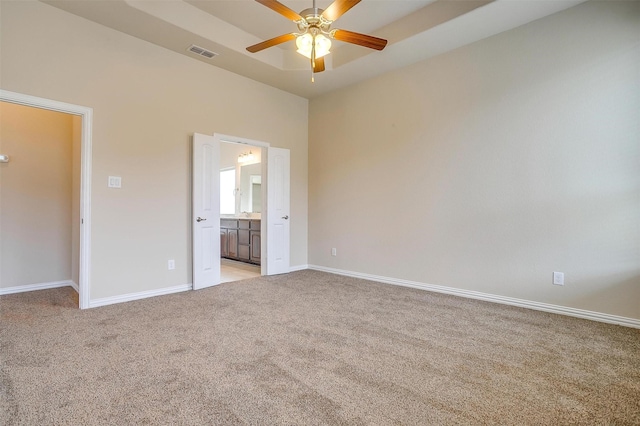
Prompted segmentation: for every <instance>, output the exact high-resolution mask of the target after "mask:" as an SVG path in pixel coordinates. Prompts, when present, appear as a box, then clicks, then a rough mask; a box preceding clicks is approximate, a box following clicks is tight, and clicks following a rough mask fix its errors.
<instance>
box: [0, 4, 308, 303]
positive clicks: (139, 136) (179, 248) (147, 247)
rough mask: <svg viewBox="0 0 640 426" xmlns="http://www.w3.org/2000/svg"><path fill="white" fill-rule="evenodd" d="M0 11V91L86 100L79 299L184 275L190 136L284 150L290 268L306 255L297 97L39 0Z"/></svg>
mask: <svg viewBox="0 0 640 426" xmlns="http://www.w3.org/2000/svg"><path fill="white" fill-rule="evenodd" d="M0 7H1V8H2V13H1V20H2V21H1V25H0V31H1V33H0V36H1V37H0V40H1V51H2V63H1V69H0V71H1V74H0V84H1V85H2V88H3V89H6V90H11V91H15V92H19V93H25V94H29V95H35V96H40V97H43V98H48V99H53V100H57V101H64V102H69V103H72V104H76V105H82V106H87V107H91V108H93V113H94V122H93V125H94V127H93V180H92V186H91V188H92V205H91V209H92V229H91V231H92V253H91V266H92V273H91V289H90V290H91V293H90V296H91V299H93V300H94V299H97V298H104V297H110V296H116V295H123V294H129V293H135V292H141V291H148V290H157V289H163V288H167V287H171V286H177V285H184V284H188V283H190V282H191V280H192V278H191V237H190V232H191V231H190V230H191V211H190V205H191V184H190V182H191V169H190V156H191V149H190V146H191V135H192V134H193V133H194V132H198V133H204V134H213V133H214V132H217V133H223V134H227V135H234V136H238V137H243V138H248V139H254V140H260V141H265V142H269V143H270V144H271V145H272V146H275V147H280V148H288V149H290V150H291V181H292V184H291V218H292V221H291V253H292V255H291V265H292V266H296V265H304V264H306V263H307V256H306V252H307V125H308V115H307V110H308V108H307V105H308V102H307V100H306V99H302V98H299V97H296V96H293V95H290V94H288V93H285V92H282V91H280V90H277V89H274V88H271V87H268V86H265V85H263V84H260V83H257V82H255V81H252V80H249V79H246V78H244V77H240V76H237V75H234V74H232V73H229V72H227V71H224V70H221V69H218V68H215V67H211V66H208V65H206V64H203V63H200V62H199V61H194V60H193V59H190V58H188V57H186V56H183V55H179V54H176V53H174V52H171V51H168V50H166V49H163V48H160V47H157V46H154V45H151V44H149V43H147V42H144V41H141V40H138V39H135V38H133V37H130V36H127V35H125V34H122V33H119V32H117V31H114V30H111V29H108V28H105V27H103V26H101V25H98V24H95V23H92V22H89V21H87V20H84V19H81V18H78V17H75V16H73V15H70V14H67V13H66V12H63V11H60V10H58V9H55V8H53V7H50V6H48V5H45V4H43V3H39V2H2V3H1V6H0ZM33 52H38V54H37V55H36V54H34V53H33ZM110 175H111V176H121V177H122V188H121V189H109V188H107V177H108V176H110ZM168 259H175V261H176V269H175V270H174V271H168V270H167V260H168Z"/></svg>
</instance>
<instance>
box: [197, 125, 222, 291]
mask: <svg viewBox="0 0 640 426" xmlns="http://www.w3.org/2000/svg"><path fill="white" fill-rule="evenodd" d="M219 153H220V142H219V141H218V140H217V139H215V138H214V137H213V136H207V135H201V134H199V133H195V134H194V135H193V194H192V199H193V212H192V214H193V217H192V221H193V225H192V229H193V289H194V290H197V289H201V288H205V287H210V286H212V285H216V284H220V220H219V219H218V218H219V213H220V197H219V195H218V192H219V190H220V164H219V163H220V159H219Z"/></svg>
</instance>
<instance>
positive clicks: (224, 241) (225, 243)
mask: <svg viewBox="0 0 640 426" xmlns="http://www.w3.org/2000/svg"><path fill="white" fill-rule="evenodd" d="M220 256H222V257H227V256H229V233H228V231H227V229H226V228H220Z"/></svg>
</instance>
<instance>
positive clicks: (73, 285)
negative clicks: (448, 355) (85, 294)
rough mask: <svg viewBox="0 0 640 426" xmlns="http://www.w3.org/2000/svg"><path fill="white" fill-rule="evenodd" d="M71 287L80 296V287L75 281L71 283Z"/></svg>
mask: <svg viewBox="0 0 640 426" xmlns="http://www.w3.org/2000/svg"><path fill="white" fill-rule="evenodd" d="M69 285H70V286H71V287H72V288H73V289H74V290H75V291H76V293H78V294H80V286H78V284H76V283H75V281H69Z"/></svg>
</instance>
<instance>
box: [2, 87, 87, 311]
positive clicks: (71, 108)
mask: <svg viewBox="0 0 640 426" xmlns="http://www.w3.org/2000/svg"><path fill="white" fill-rule="evenodd" d="M0 101H2V102H4V103H6V104H14V105H15V106H19V107H27V108H29V109H31V108H33V109H34V111H43V110H48V111H53V112H57V113H63V114H70V115H71V116H73V117H72V121H73V123H72V124H71V125H72V127H74V128H75V129H76V130H77V132H74V133H75V134H77V139H78V140H77V147H76V149H77V150H78V151H79V152H78V153H77V158H78V161H77V163H78V164H76V165H75V166H76V167H77V170H76V173H75V174H73V176H72V177H71V178H70V179H71V181H72V182H73V185H72V186H73V188H74V189H72V190H70V192H71V194H72V195H71V197H72V201H71V202H70V204H71V205H72V207H71V210H70V211H71V215H70V216H71V217H70V218H69V221H70V222H71V226H70V229H71V234H72V235H71V236H67V238H69V239H70V240H73V241H76V242H77V244H75V246H73V247H70V250H71V256H70V258H71V263H72V265H71V267H70V268H71V270H72V271H76V272H75V273H72V274H71V276H69V279H63V280H55V281H51V282H40V283H29V282H28V279H29V278H26V280H27V281H25V282H23V283H20V282H19V280H15V282H16V283H18V285H12V284H11V283H9V284H5V285H4V286H3V287H0V293H1V294H8V293H17V292H22V291H32V290H40V289H46V288H54V287H61V286H65V285H70V286H72V287H74V288H76V290H77V291H78V295H79V297H78V304H79V307H80V308H81V309H86V308H89V302H90V297H89V273H90V264H89V253H90V246H91V244H90V242H91V236H90V229H91V228H90V219H91V215H90V205H91V202H90V201H91V195H90V177H91V125H92V115H93V110H92V109H91V108H87V107H82V106H78V105H72V104H67V103H63V102H58V101H52V100H49V99H44V98H38V97H35V96H29V95H24V94H20V93H15V92H10V91H6V90H0ZM70 136H71V135H70ZM13 146H16V145H15V144H14V145H13ZM1 148H2V149H5V148H11V145H10V144H7V145H6V146H3V147H1ZM71 149H72V150H73V148H71ZM11 150H13V148H11ZM35 151H36V152H38V149H36V150H35ZM1 154H2V155H5V156H6V157H5V160H6V162H5V163H2V166H3V167H5V168H7V170H8V167H10V166H12V165H13V166H16V167H17V166H18V165H19V164H20V162H21V161H22V160H24V159H25V157H24V156H23V155H22V154H19V155H16V156H15V158H13V160H15V162H14V164H12V154H11V152H2V153H1ZM39 154H43V155H42V156H43V160H44V161H46V160H47V158H48V155H47V154H46V153H41V152H40V153H39ZM3 171H4V170H3ZM32 174H33V173H32ZM7 176H9V175H8V174H7ZM68 178H69V177H67V178H64V177H63V178H61V179H63V180H64V179H68ZM36 189H37V186H36ZM40 189H42V190H43V191H44V193H47V191H46V188H40ZM32 201H33V200H32ZM35 203H36V206H35V207H33V206H32V207H31V208H36V207H38V200H37V198H36V200H35ZM22 207H23V208H24V207H25V206H22ZM26 208H27V209H28V208H29V207H28V206H26ZM39 211H40V212H41V213H42V214H41V215H39V216H38V217H37V219H38V220H39V221H40V220H43V219H46V218H47V216H48V214H47V213H51V212H50V211H48V212H44V211H42V209H40V210H39ZM62 216H64V214H63V215H62ZM35 222H36V219H34V220H33V223H34V224H35ZM47 226H48V225H46V224H45V227H44V228H43V229H45V228H46V227H47ZM65 232H66V231H63V232H62V234H64V233H65ZM4 235H6V234H5V233H4V232H3V236H4ZM18 243H21V242H18ZM26 243H27V247H30V248H31V249H32V250H37V247H36V246H35V245H34V244H31V246H29V244H30V243H29V241H27V242H26ZM63 243H64V242H63ZM0 254H3V253H0ZM31 260H33V259H31ZM54 268H55V267H54ZM22 269H24V268H22ZM18 271H19V270H18ZM14 278H15V277H12V278H11V280H14Z"/></svg>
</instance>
